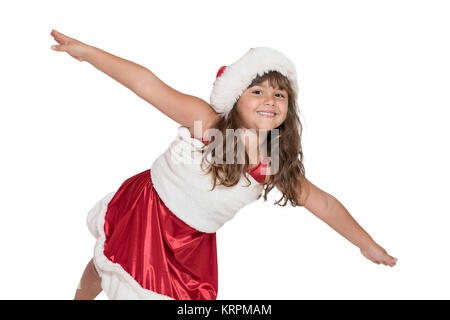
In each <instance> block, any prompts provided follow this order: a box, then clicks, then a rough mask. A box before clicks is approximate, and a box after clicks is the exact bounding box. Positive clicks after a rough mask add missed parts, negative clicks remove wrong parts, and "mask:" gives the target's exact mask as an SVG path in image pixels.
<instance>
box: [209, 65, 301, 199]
mask: <svg viewBox="0 0 450 320" xmlns="http://www.w3.org/2000/svg"><path fill="white" fill-rule="evenodd" d="M265 80H269V83H270V85H271V86H272V87H274V88H276V87H277V86H278V87H279V88H280V89H281V90H286V92H287V93H288V110H287V115H286V119H285V120H284V122H283V123H282V124H281V125H280V126H278V128H276V129H278V132H279V135H278V136H277V137H272V136H271V133H272V131H269V133H268V135H267V138H266V143H267V147H268V151H267V152H268V154H269V155H270V150H271V149H272V148H271V146H270V144H271V141H275V140H273V139H278V141H277V143H279V170H278V172H277V173H275V174H272V175H269V179H268V181H266V182H264V201H267V195H268V193H269V192H270V191H271V190H272V189H273V188H274V187H275V186H277V187H278V189H279V190H280V191H281V193H282V194H283V196H282V198H281V199H280V200H278V201H276V202H275V203H274V204H278V205H280V206H283V207H284V206H286V203H287V202H288V201H290V203H291V206H293V207H295V206H302V205H303V204H300V203H299V201H298V198H299V197H298V195H299V194H301V191H302V189H303V184H304V181H305V169H304V166H303V152H302V146H301V134H302V125H301V122H300V118H299V114H298V106H297V96H296V93H295V91H294V90H293V89H292V87H291V84H290V82H289V80H288V79H287V78H286V77H285V76H283V75H282V74H281V73H279V72H277V71H270V72H267V73H265V74H263V75H262V76H259V75H258V76H256V78H254V79H253V81H252V83H251V84H250V85H249V86H248V87H247V88H250V87H252V86H254V85H258V84H261V83H263V82H264V81H265ZM236 103H237V102H236ZM236 103H235V104H234V106H233V109H232V110H231V111H230V113H229V114H228V116H227V117H226V118H223V117H219V119H218V120H217V121H216V123H214V124H213V125H212V126H211V128H214V129H217V130H219V131H220V132H221V133H222V137H223V139H224V141H223V142H222V143H223V145H226V140H227V138H229V136H227V134H226V132H227V131H226V130H227V129H233V130H236V129H238V128H241V127H242V123H241V120H240V117H239V115H238V112H237V108H236ZM213 141H214V140H213ZM239 143H241V142H240V141H239V139H237V140H234V137H233V143H232V144H231V145H232V146H233V147H234V151H235V153H234V154H235V159H234V160H235V162H234V163H226V162H225V161H223V162H224V163H217V162H216V161H209V159H208V158H207V155H208V154H209V153H211V155H212V156H213V159H214V158H215V157H216V156H217V155H216V154H215V150H214V149H213V148H208V149H207V151H206V152H204V153H203V159H202V162H201V166H202V167H204V166H205V163H208V164H207V165H206V168H204V169H203V170H205V172H206V173H207V174H209V173H211V174H212V180H213V187H212V189H211V190H213V189H214V188H215V187H216V185H217V184H218V185H224V186H226V187H231V186H234V185H236V184H237V183H238V182H239V181H240V179H241V177H242V176H244V177H245V179H246V180H247V182H248V183H249V185H250V184H251V182H250V180H249V179H248V177H247V176H246V175H245V173H246V172H247V170H249V169H250V168H251V164H250V163H249V158H248V155H247V154H245V161H241V162H239V161H237V158H236V157H237V152H236V151H237V149H238V144H239ZM222 150H223V149H222ZM223 156H225V153H222V157H223ZM223 160H225V159H223ZM260 197H261V195H260V196H259V197H258V199H259V198H260ZM282 200H284V203H283V204H280V202H281V201H282Z"/></svg>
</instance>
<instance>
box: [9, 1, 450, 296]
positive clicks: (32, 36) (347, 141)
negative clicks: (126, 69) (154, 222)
mask: <svg viewBox="0 0 450 320" xmlns="http://www.w3.org/2000/svg"><path fill="white" fill-rule="evenodd" d="M447 5H448V3H446V1H392V0H391V1H280V0H277V1H262V0H258V1H230V0H228V1H226V2H224V1H190V2H187V1H158V2H156V1H154V2H148V1H146V2H144V1H136V2H133V1H126V2H125V1H122V2H118V1H95V2H83V1H81V2H80V1H70V2H69V1H64V2H61V1H15V2H2V3H1V5H0V30H1V31H0V32H1V43H2V44H1V48H2V50H1V59H0V64H1V66H0V67H1V68H0V70H1V77H0V81H1V95H0V96H1V98H0V99H1V100H0V104H1V109H0V110H1V111H0V134H1V135H0V137H1V138H0V148H1V149H0V150H1V152H2V155H1V158H0V159H1V160H0V161H1V166H0V175H1V176H0V197H1V201H0V213H1V222H0V246H1V247H0V248H1V251H0V252H1V253H0V259H1V260H0V268H1V269H0V271H1V272H0V298H2V299H72V298H73V295H74V293H75V290H76V287H77V284H78V281H79V279H80V276H81V274H82V272H83V270H84V267H85V265H86V263H87V262H88V261H89V260H90V259H91V257H92V254H93V246H94V243H95V240H94V238H93V237H92V236H91V234H90V233H89V231H88V229H87V227H86V214H87V212H88V210H89V209H90V208H91V207H92V206H93V205H94V204H95V203H96V202H97V201H98V200H99V199H100V198H101V197H103V196H104V195H105V194H106V193H108V192H110V191H115V190H116V189H117V188H118V187H119V186H120V184H121V183H122V182H123V181H124V180H125V179H127V178H129V177H131V176H133V175H135V174H137V173H139V172H142V171H144V170H146V169H148V168H150V166H151V164H152V162H153V161H154V160H155V159H156V157H157V156H158V155H159V154H161V153H162V152H163V151H164V150H165V149H166V147H167V146H168V145H169V143H170V142H171V141H172V140H173V139H174V138H175V135H176V128H177V127H178V126H179V125H178V124H177V123H176V122H174V121H172V120H171V119H170V118H167V117H166V116H165V115H163V114H162V113H160V112H159V111H158V110H157V109H155V108H154V107H153V106H152V105H149V104H148V103H146V102H145V101H144V100H142V99H140V98H139V97H137V96H136V95H134V93H132V92H131V91H129V90H128V89H127V88H125V87H123V86H121V85H120V84H119V83H118V82H115V81H114V80H112V79H111V78H109V77H108V76H106V75H105V74H103V73H101V72H100V71H98V70H97V69H95V68H94V67H93V66H92V65H90V64H89V63H87V62H79V61H77V60H75V59H73V58H72V57H70V56H69V55H67V54H66V53H62V52H55V51H52V50H51V49H50V46H51V45H52V44H56V43H55V42H54V40H53V38H52V37H51V36H50V32H51V30H52V29H53V28H54V29H56V30H58V31H60V32H62V33H64V34H66V35H68V36H71V37H74V38H76V39H79V40H81V41H83V42H85V43H87V44H90V45H93V46H96V47H98V48H101V49H103V50H106V51H108V52H110V53H113V54H115V55H118V56H120V57H123V58H126V59H128V60H131V61H134V62H136V63H139V64H141V65H143V66H145V67H147V68H149V69H150V70H152V71H153V72H154V73H155V74H156V75H157V76H158V77H160V79H161V80H163V81H165V82H166V83H167V84H169V85H170V86H172V87H174V88H176V89H177V90H179V91H181V92H184V93H188V94H192V95H196V96H198V97H201V98H202V99H204V100H206V101H209V94H210V90H211V88H212V84H213V81H214V79H215V75H216V72H217V70H218V69H219V67H220V66H222V65H227V64H230V63H232V62H234V61H235V60H236V59H238V58H240V57H241V56H242V55H243V54H244V53H245V52H246V51H247V50H248V49H249V48H251V47H256V46H269V47H272V48H275V49H277V50H279V51H281V52H283V53H284V54H286V55H287V56H288V57H289V58H290V59H291V60H292V61H293V62H294V63H295V65H296V67H297V72H298V78H299V87H300V94H299V101H298V102H299V105H300V109H301V120H302V122H303V125H304V135H303V148H304V154H305V167H306V175H307V177H308V178H309V179H310V180H311V181H312V182H313V183H314V184H316V185H317V186H318V187H319V188H321V189H323V190H325V191H327V192H329V193H331V194H332V195H334V196H335V197H336V198H337V199H339V200H340V201H341V203H342V204H343V205H344V206H345V207H346V208H347V209H348V210H349V212H350V213H351V214H352V216H353V217H354V218H355V219H356V220H357V221H358V223H359V224H360V225H361V226H362V227H363V228H364V229H365V230H366V231H367V232H368V233H369V234H370V235H371V236H372V237H373V239H374V240H375V241H377V243H378V244H380V245H381V246H382V247H383V248H385V249H386V250H387V252H388V253H389V254H391V255H392V256H394V257H396V258H398V259H399V260H398V263H397V265H396V266H395V267H393V268H391V267H387V266H384V265H376V264H374V263H372V262H370V261H369V260H367V259H366V258H365V257H364V256H362V255H361V254H360V252H359V249H358V248H357V247H355V246H354V245H353V244H351V243H350V242H349V241H347V240H346V239H345V238H343V237H341V236H340V235H339V234H338V233H336V232H335V231H334V230H333V229H331V228H330V227H329V226H328V225H326V224H325V223H323V222H322V221H321V220H319V219H318V218H316V217H315V216H314V215H313V214H311V213H310V212H309V211H307V210H306V209H304V208H299V207H296V208H293V207H290V206H289V205H288V206H286V207H283V208H281V207H279V206H275V205H273V202H274V200H275V199H279V196H280V194H279V193H277V192H276V191H275V190H274V191H272V193H271V194H270V197H269V201H268V202H266V203H264V202H263V201H262V199H260V200H259V201H258V202H255V203H254V204H252V205H250V206H248V207H246V208H244V209H243V210H242V211H240V212H239V213H238V214H237V216H236V217H235V219H234V220H232V221H230V222H228V223H226V224H225V225H224V227H223V228H222V229H220V230H219V231H218V233H217V241H218V260H219V294H218V297H217V298H218V299H448V298H450V294H449V290H448V288H449V286H450V280H449V275H448V271H449V269H450V259H449V249H448V245H449V244H450V241H449V240H450V239H449V232H448V229H449V227H450V225H449V223H450V217H449V213H450V212H449V206H448V188H449V182H448V181H449V178H450V174H449V169H448V164H449V160H450V159H449V158H450V157H449V156H450V153H449V150H448V149H449V148H448V138H449V133H450V130H449V128H448V126H447V123H448V118H449V115H450V112H449V107H450V95H449V88H450V76H449V75H450V62H449V61H450V60H449V57H450V46H449V30H450V20H449V19H448V17H449V16H450V10H449V8H448V7H447ZM98 299H106V295H105V294H104V293H102V294H101V295H100V296H99V297H98Z"/></svg>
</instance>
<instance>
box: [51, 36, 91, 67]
mask: <svg viewBox="0 0 450 320" xmlns="http://www.w3.org/2000/svg"><path fill="white" fill-rule="evenodd" d="M50 35H51V36H52V37H53V38H54V39H55V41H56V42H58V43H59V45H52V49H53V50H55V51H63V52H67V53H68V54H70V55H71V56H72V57H74V58H75V59H77V60H78V61H84V60H85V59H84V54H85V52H86V49H87V47H88V45H87V44H85V43H83V42H81V41H78V40H76V39H73V38H70V37H68V36H66V35H64V34H62V33H60V32H58V31H56V30H54V29H53V30H52V32H51V33H50Z"/></svg>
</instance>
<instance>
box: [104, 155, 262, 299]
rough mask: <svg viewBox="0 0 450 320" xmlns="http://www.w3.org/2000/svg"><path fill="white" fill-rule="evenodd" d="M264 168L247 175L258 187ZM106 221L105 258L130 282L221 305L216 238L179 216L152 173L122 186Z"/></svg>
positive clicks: (114, 197)
mask: <svg viewBox="0 0 450 320" xmlns="http://www.w3.org/2000/svg"><path fill="white" fill-rule="evenodd" d="M263 167H264V163H261V164H260V165H259V166H257V167H255V168H253V169H252V170H249V171H248V173H249V174H250V175H251V176H252V177H253V178H254V179H255V180H256V181H258V182H259V183H263V182H264V180H265V176H264V175H263V174H261V169H262V168H263ZM104 217H105V218H104V233H105V240H104V250H103V254H104V256H105V257H106V259H108V260H110V261H111V262H113V263H116V264H118V265H120V266H121V267H122V268H123V270H125V272H126V273H128V274H129V275H130V276H131V278H132V279H131V278H129V279H130V280H131V281H136V282H137V283H138V284H139V286H140V287H142V289H144V290H150V291H151V292H154V293H157V294H159V295H163V296H165V297H169V298H172V299H177V300H212V299H216V297H217V290H218V283H217V282H218V271H217V252H216V233H205V232H201V231H198V230H196V229H194V228H192V227H191V226H189V225H187V224H186V223H184V222H183V221H182V220H181V219H179V218H178V217H177V216H176V215H174V214H173V213H172V212H171V211H170V210H169V209H168V208H167V207H166V205H165V204H164V203H163V201H162V200H161V198H160V197H159V195H158V193H157V192H156V190H155V189H154V187H153V183H152V179H151V170H150V169H148V170H146V171H143V172H141V173H139V174H137V175H135V176H133V177H131V178H129V179H127V180H126V181H124V182H123V184H122V185H121V186H120V188H119V189H118V190H117V191H116V192H115V194H114V196H113V197H112V199H111V200H110V201H109V203H108V204H107V209H106V213H105V216H104ZM127 277H128V276H127ZM135 287H137V286H135ZM140 287H138V289H140ZM105 291H106V290H105Z"/></svg>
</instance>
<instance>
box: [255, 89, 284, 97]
mask: <svg viewBox="0 0 450 320" xmlns="http://www.w3.org/2000/svg"><path fill="white" fill-rule="evenodd" d="M257 92H262V91H261V90H253V91H252V93H257ZM277 94H278V95H280V96H281V98H284V95H283V94H282V93H277Z"/></svg>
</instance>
